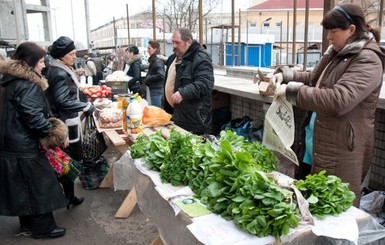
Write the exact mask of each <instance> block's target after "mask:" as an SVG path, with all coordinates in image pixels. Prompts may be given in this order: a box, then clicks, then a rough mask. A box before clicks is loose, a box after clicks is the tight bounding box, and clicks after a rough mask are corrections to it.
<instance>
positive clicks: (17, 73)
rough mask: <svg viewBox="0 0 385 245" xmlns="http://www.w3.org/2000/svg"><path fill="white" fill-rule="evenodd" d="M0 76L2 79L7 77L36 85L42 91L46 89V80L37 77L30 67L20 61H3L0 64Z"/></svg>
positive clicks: (39, 76)
mask: <svg viewBox="0 0 385 245" xmlns="http://www.w3.org/2000/svg"><path fill="white" fill-rule="evenodd" d="M0 74H2V75H3V79H5V78H6V77H8V76H12V77H17V78H20V79H23V80H28V81H31V82H34V83H36V84H37V85H39V86H40V87H41V89H42V90H43V91H44V90H46V89H47V88H48V82H47V80H46V79H45V78H44V77H43V76H41V75H39V74H38V73H37V72H36V71H35V70H34V69H33V68H32V67H30V66H28V65H27V64H26V63H25V62H23V61H20V60H5V61H2V62H0Z"/></svg>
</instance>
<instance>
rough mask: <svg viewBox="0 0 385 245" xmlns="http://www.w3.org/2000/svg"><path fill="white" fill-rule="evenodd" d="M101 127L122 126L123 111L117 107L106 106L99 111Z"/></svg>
mask: <svg viewBox="0 0 385 245" xmlns="http://www.w3.org/2000/svg"><path fill="white" fill-rule="evenodd" d="M98 121H99V127H100V128H120V127H122V111H121V110H119V109H115V108H105V109H103V110H101V111H100V112H99V118H98Z"/></svg>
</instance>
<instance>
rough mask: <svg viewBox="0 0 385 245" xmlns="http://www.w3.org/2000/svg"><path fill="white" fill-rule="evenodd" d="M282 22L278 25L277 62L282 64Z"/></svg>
mask: <svg viewBox="0 0 385 245" xmlns="http://www.w3.org/2000/svg"><path fill="white" fill-rule="evenodd" d="M282 23H283V22H282V21H281V23H280V25H279V64H282Z"/></svg>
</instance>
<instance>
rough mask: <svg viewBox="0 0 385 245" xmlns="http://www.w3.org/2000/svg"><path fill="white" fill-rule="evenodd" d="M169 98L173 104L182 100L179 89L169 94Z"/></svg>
mask: <svg viewBox="0 0 385 245" xmlns="http://www.w3.org/2000/svg"><path fill="white" fill-rule="evenodd" d="M171 99H172V100H173V102H174V105H177V104H180V103H181V102H182V101H183V97H182V95H181V94H180V93H179V91H176V92H175V93H174V94H173V95H171Z"/></svg>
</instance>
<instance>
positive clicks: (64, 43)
mask: <svg viewBox="0 0 385 245" xmlns="http://www.w3.org/2000/svg"><path fill="white" fill-rule="evenodd" d="M74 49H76V47H75V44H74V41H72V40H71V38H69V37H65V36H61V37H59V38H58V39H57V40H56V41H55V42H53V44H52V49H51V52H50V53H49V54H50V55H51V56H52V58H54V59H58V58H61V57H63V56H65V55H66V54H68V53H69V52H71V51H72V50H74Z"/></svg>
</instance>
